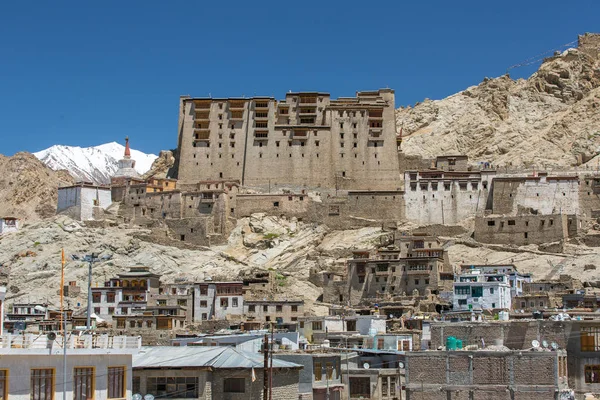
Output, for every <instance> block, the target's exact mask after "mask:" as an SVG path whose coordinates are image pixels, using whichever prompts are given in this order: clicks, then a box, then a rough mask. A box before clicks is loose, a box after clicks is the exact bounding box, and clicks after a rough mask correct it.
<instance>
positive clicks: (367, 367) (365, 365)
mask: <svg viewBox="0 0 600 400" xmlns="http://www.w3.org/2000/svg"><path fill="white" fill-rule="evenodd" d="M363 368H364V369H369V368H371V366H370V365H369V363H364V364H363Z"/></svg>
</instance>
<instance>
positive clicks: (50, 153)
mask: <svg viewBox="0 0 600 400" xmlns="http://www.w3.org/2000/svg"><path fill="white" fill-rule="evenodd" d="M124 152H125V146H123V145H120V144H119V143H116V142H111V143H106V144H102V145H100V146H93V147H78V146H63V145H54V146H52V147H49V148H47V149H46V150H42V151H38V152H37V153H33V155H35V156H36V157H37V158H38V159H39V160H40V161H42V162H43V163H44V164H46V165H47V166H48V167H50V168H51V169H53V170H55V171H56V170H59V169H66V170H67V171H69V173H70V174H71V175H73V177H74V178H75V179H77V180H81V181H86V182H93V183H96V184H103V183H110V177H111V176H112V175H114V173H115V171H116V170H117V168H118V164H117V163H118V161H119V160H120V159H122V158H123V154H124ZM131 158H132V159H133V160H135V169H136V171H137V172H138V173H140V174H143V173H145V172H147V171H148V170H149V169H150V167H151V166H152V163H153V162H154V160H155V159H156V158H157V156H156V155H154V154H146V153H143V152H141V151H138V150H134V149H131Z"/></svg>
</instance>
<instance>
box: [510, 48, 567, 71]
mask: <svg viewBox="0 0 600 400" xmlns="http://www.w3.org/2000/svg"><path fill="white" fill-rule="evenodd" d="M576 43H577V40H573V41H572V42H569V43H565V44H563V45H561V46H559V47H556V48H553V49H550V50H546V51H545V52H543V53H540V54H537V55H535V56H533V57H529V58H528V59H526V60H525V61H522V62H520V63H518V64H515V65H511V66H510V67H508V68H507V69H506V73H507V74H508V71H510V70H511V69H513V68H519V67H525V66H528V65H531V64H536V63H538V62H540V61H542V60H543V59H544V58H546V56H547V54H549V53H554V52H555V51H559V50H562V49H564V48H566V47H571V46H572V45H574V44H576Z"/></svg>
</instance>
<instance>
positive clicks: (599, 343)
mask: <svg viewBox="0 0 600 400" xmlns="http://www.w3.org/2000/svg"><path fill="white" fill-rule="evenodd" d="M580 342H581V351H600V327H582V328H581V336H580Z"/></svg>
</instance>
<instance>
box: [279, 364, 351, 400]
mask: <svg viewBox="0 0 600 400" xmlns="http://www.w3.org/2000/svg"><path fill="white" fill-rule="evenodd" d="M273 358H274V359H277V360H284V361H287V362H292V363H295V364H299V365H302V366H303V368H302V370H301V371H300V376H299V383H298V392H299V397H298V398H299V399H313V400H326V399H329V400H341V399H345V398H347V396H345V393H346V392H345V385H344V383H343V382H342V374H343V368H342V367H343V365H342V363H343V356H342V355H340V354H331V353H310V354H306V353H304V354H302V353H293V354H285V353H283V354H281V353H277V354H274V355H273Z"/></svg>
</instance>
